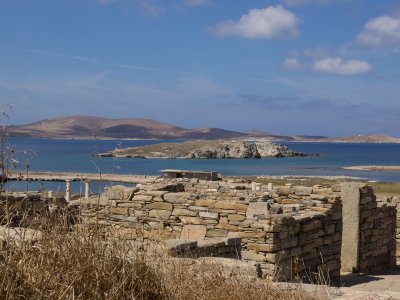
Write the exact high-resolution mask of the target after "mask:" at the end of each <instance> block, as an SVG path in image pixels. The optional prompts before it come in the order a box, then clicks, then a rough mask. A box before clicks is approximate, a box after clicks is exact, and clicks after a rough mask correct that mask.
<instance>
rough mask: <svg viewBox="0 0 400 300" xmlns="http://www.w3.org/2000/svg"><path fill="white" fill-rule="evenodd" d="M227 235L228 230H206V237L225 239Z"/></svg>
mask: <svg viewBox="0 0 400 300" xmlns="http://www.w3.org/2000/svg"><path fill="white" fill-rule="evenodd" d="M227 234H228V230H226V229H209V230H207V233H206V237H209V238H213V237H226V236H227Z"/></svg>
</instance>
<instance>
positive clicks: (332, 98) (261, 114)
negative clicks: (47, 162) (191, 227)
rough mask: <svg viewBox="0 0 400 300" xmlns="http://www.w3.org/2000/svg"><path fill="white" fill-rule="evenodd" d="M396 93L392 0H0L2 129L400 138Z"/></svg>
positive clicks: (399, 74)
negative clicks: (88, 127)
mask: <svg viewBox="0 0 400 300" xmlns="http://www.w3.org/2000/svg"><path fill="white" fill-rule="evenodd" d="M399 95H400V3H399V2H398V1H394V0H393V1H385V0H381V1H376V0H280V1H261V0H241V1H239V0H235V1H232V0H171V1H160V0H159V1H157V0H13V1H7V0H0V104H2V107H3V108H5V109H7V107H8V104H10V103H12V108H11V110H10V111H9V115H10V119H9V120H6V119H5V120H3V123H6V124H26V123H31V122H34V121H38V120H40V119H44V118H53V117H59V116H67V115H77V114H79V115H96V116H102V117H110V118H120V117H139V118H151V119H157V120H160V121H165V122H169V123H173V124H177V125H180V126H183V127H187V128H194V127H221V128H225V129H232V130H240V131H245V130H249V129H259V130H265V131H269V132H274V133H277V134H314V135H320V134H322V135H329V136H339V135H352V134H388V135H394V136H400V101H399V100H400V98H399Z"/></svg>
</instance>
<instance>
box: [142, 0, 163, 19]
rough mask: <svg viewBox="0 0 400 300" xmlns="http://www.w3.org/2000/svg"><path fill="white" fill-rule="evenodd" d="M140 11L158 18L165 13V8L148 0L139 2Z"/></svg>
mask: <svg viewBox="0 0 400 300" xmlns="http://www.w3.org/2000/svg"><path fill="white" fill-rule="evenodd" d="M139 7H140V11H141V12H142V13H143V14H145V15H148V16H153V17H156V16H158V15H160V14H162V13H163V12H164V8H163V7H162V6H159V5H157V4H154V3H152V2H150V1H148V0H141V1H140V2H139Z"/></svg>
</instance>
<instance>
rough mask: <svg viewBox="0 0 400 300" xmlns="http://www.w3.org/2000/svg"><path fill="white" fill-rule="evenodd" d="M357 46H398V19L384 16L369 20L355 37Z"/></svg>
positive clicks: (399, 24) (399, 27) (399, 30)
mask: <svg viewBox="0 0 400 300" xmlns="http://www.w3.org/2000/svg"><path fill="white" fill-rule="evenodd" d="M357 44H358V45H360V46H367V47H385V46H395V45H400V18H399V17H391V16H387V15H385V16H380V17H376V18H374V19H371V20H369V21H368V22H367V23H366V24H365V25H364V30H363V31H362V32H361V33H360V34H359V35H358V36H357Z"/></svg>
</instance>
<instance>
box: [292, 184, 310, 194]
mask: <svg viewBox="0 0 400 300" xmlns="http://www.w3.org/2000/svg"><path fill="white" fill-rule="evenodd" d="M293 190H294V193H295V194H296V195H297V196H310V195H311V194H312V191H313V188H312V187H307V186H294V187H293Z"/></svg>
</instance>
